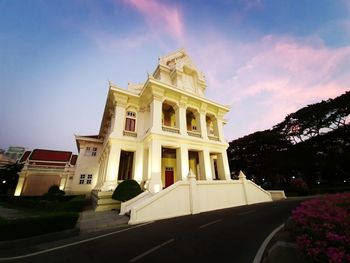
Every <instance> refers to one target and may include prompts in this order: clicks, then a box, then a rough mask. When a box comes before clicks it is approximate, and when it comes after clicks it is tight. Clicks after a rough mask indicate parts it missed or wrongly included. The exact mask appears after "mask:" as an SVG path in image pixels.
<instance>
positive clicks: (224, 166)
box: [217, 150, 231, 180]
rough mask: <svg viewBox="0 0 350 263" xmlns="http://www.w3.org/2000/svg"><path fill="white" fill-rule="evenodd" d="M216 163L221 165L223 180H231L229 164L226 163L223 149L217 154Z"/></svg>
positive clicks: (225, 154)
mask: <svg viewBox="0 0 350 263" xmlns="http://www.w3.org/2000/svg"><path fill="white" fill-rule="evenodd" d="M217 164H218V165H222V168H221V169H222V170H223V174H224V179H225V180H231V173H230V166H229V164H228V158H227V152H226V151H225V150H224V151H222V152H221V153H220V154H218V163H217Z"/></svg>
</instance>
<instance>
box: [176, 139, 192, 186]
mask: <svg viewBox="0 0 350 263" xmlns="http://www.w3.org/2000/svg"><path fill="white" fill-rule="evenodd" d="M176 162H177V165H176V166H177V172H178V173H180V176H179V177H180V178H181V179H182V180H183V181H185V180H187V176H188V172H189V163H188V147H187V145H182V146H181V147H180V148H177V149H176Z"/></svg>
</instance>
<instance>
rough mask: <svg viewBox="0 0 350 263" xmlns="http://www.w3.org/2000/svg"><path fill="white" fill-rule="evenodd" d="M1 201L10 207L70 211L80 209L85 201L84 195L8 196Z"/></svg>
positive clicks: (78, 210)
mask: <svg viewBox="0 0 350 263" xmlns="http://www.w3.org/2000/svg"><path fill="white" fill-rule="evenodd" d="M3 201H4V202H5V203H7V204H9V205H11V207H23V208H30V209H37V210H40V211H72V212H80V211H82V210H83V207H84V205H85V203H86V199H85V196H84V195H67V196H66V195H57V196H56V195H53V196H50V195H49V196H48V195H45V196H8V197H6V198H4V199H3Z"/></svg>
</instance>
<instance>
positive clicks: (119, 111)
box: [111, 101, 126, 136]
mask: <svg viewBox="0 0 350 263" xmlns="http://www.w3.org/2000/svg"><path fill="white" fill-rule="evenodd" d="M125 107H126V102H125V103H124V102H123V101H116V103H115V105H114V118H113V120H114V124H111V125H112V127H113V130H112V133H113V134H114V135H115V136H123V131H124V126H125V117H126V116H125V113H126V110H125Z"/></svg>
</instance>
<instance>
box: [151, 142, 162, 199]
mask: <svg viewBox="0 0 350 263" xmlns="http://www.w3.org/2000/svg"><path fill="white" fill-rule="evenodd" d="M161 166H162V146H161V144H160V142H159V141H157V140H152V141H151V142H150V144H149V153H148V170H149V175H148V176H149V178H150V181H149V184H148V190H149V191H150V192H151V193H153V194H154V193H157V192H159V191H161V190H162V188H163V184H162V170H161Z"/></svg>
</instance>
